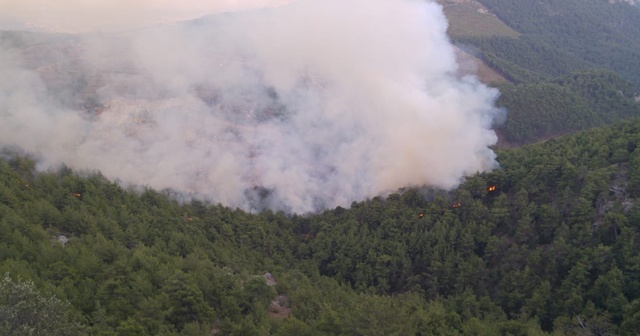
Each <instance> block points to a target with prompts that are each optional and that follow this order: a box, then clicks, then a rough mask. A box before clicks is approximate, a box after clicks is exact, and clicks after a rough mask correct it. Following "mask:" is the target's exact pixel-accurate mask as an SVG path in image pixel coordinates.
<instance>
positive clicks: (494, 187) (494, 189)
mask: <svg viewBox="0 0 640 336" xmlns="http://www.w3.org/2000/svg"><path fill="white" fill-rule="evenodd" d="M496 188H498V187H497V186H494V185H492V186H490V187H489V188H487V191H496Z"/></svg>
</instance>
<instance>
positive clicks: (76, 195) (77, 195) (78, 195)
mask: <svg viewBox="0 0 640 336" xmlns="http://www.w3.org/2000/svg"><path fill="white" fill-rule="evenodd" d="M73 196H75V197H80V196H82V195H81V194H78V193H75V194H73Z"/></svg>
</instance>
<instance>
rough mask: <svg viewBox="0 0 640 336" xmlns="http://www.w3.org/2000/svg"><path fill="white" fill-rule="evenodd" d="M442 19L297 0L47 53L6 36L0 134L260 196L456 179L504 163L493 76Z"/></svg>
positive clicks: (201, 191)
mask: <svg viewBox="0 0 640 336" xmlns="http://www.w3.org/2000/svg"><path fill="white" fill-rule="evenodd" d="M446 27H447V24H446V20H445V18H444V15H443V13H442V9H441V7H440V6H439V5H436V4H434V3H430V2H424V1H417V0H416V1H413V0H301V1H297V2H293V3H290V4H288V5H285V6H282V7H278V8H268V9H261V10H252V11H243V12H235V13H225V14H218V15H214V16H211V17H205V18H202V19H199V20H197V21H193V22H188V23H183V24H172V25H165V26H161V27H155V28H152V29H146V30H142V31H136V32H131V33H121V34H110V35H107V34H101V35H87V36H83V37H81V38H78V39H77V40H73V42H65V43H68V44H69V45H68V46H67V48H66V49H65V50H72V51H67V53H69V55H73V59H65V57H71V56H69V55H67V54H65V53H64V52H60V53H59V54H60V55H58V56H59V57H58V58H60V59H61V60H56V63H54V64H52V65H48V66H49V68H46V67H44V66H40V65H33V64H31V65H29V64H28V62H25V61H24V58H25V57H24V55H25V51H24V50H21V51H19V52H18V51H16V50H15V49H16V48H15V47H14V48H11V49H10V48H7V47H5V48H4V52H3V53H2V54H0V72H1V73H2V74H3V80H2V81H1V82H0V113H1V115H2V123H1V124H0V144H3V145H5V146H7V145H11V146H14V145H18V146H20V147H22V148H24V149H26V150H28V151H31V152H35V153H38V154H40V155H41V156H42V157H44V158H45V159H44V160H43V162H42V164H41V165H42V166H43V167H48V166H54V165H55V164H59V163H61V162H64V163H65V164H67V165H68V166H70V167H72V168H74V169H92V170H100V171H101V172H102V173H103V174H104V175H105V176H106V177H108V178H112V179H118V180H120V181H122V182H124V183H126V184H133V185H146V186H150V187H154V188H158V189H163V188H171V189H173V190H176V191H178V192H180V193H181V194H182V195H184V196H185V197H196V198H204V199H207V200H210V201H213V202H220V203H222V204H224V205H228V206H232V207H240V208H244V209H249V210H255V209H257V208H260V207H268V208H271V209H278V210H285V211H294V212H308V211H315V210H318V209H322V208H328V207H335V206H338V205H342V206H345V205H349V204H350V203H351V202H352V201H354V200H362V199H365V198H367V197H372V196H376V195H380V194H384V193H386V192H390V191H394V190H396V189H397V188H401V187H405V186H419V185H430V186H436V187H441V188H451V187H453V186H455V185H457V184H458V183H459V182H460V179H461V177H463V176H464V175H468V174H474V173H476V172H478V171H485V170H488V169H491V168H493V167H494V165H495V161H494V158H495V155H494V153H493V152H492V151H491V150H490V149H489V148H488V147H489V146H491V145H493V144H494V143H495V142H496V135H495V133H494V132H493V131H492V130H491V126H492V122H493V119H494V117H495V115H496V113H497V110H496V109H495V108H494V106H493V102H494V100H495V98H496V96H497V92H496V91H495V90H493V89H489V88H487V87H486V86H484V85H482V84H480V83H479V82H478V81H477V80H476V79H475V78H473V77H460V76H458V75H456V74H457V71H458V68H457V64H456V60H455V55H454V50H453V47H452V45H451V43H450V41H449V40H448V38H447V36H446ZM23 49H24V48H23ZM34 62H35V61H33V62H32V63H34ZM18 63H22V64H18ZM19 65H20V66H19ZM51 69H54V70H51ZM52 72H53V73H52ZM52 83H53V84H52ZM61 83H63V84H64V85H62V84H61ZM61 87H62V88H61ZM63 88H64V89H63Z"/></svg>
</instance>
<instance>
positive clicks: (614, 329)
mask: <svg viewBox="0 0 640 336" xmlns="http://www.w3.org/2000/svg"><path fill="white" fill-rule="evenodd" d="M639 144H640V121H639V120H636V119H634V120H633V121H628V122H624V123H619V124H616V125H615V126H611V127H605V128H600V129H593V130H591V131H588V132H583V133H578V134H575V135H571V136H566V137H563V138H561V139H558V140H549V141H547V142H545V143H541V144H536V145H530V146H524V147H521V148H519V149H514V150H508V151H501V152H499V158H498V159H499V161H500V163H501V165H502V169H500V170H497V171H495V172H492V173H488V174H482V175H476V176H473V177H470V178H468V179H467V180H466V181H465V182H464V183H463V184H462V185H461V186H460V187H459V188H458V189H456V190H454V191H451V192H444V191H440V190H431V189H410V190H405V191H404V192H403V193H399V194H391V195H389V196H388V197H384V198H383V197H379V198H374V199H372V200H368V201H364V202H357V203H355V202H354V203H353V204H352V206H351V207H350V208H349V209H343V208H337V209H333V210H329V211H325V212H324V213H321V214H315V215H305V216H301V215H285V214H283V213H273V212H263V213H259V214H249V213H245V212H243V211H240V210H233V209H229V208H225V207H222V206H218V205H207V204H204V203H201V202H198V201H193V202H191V203H189V204H179V203H178V202H177V201H175V200H173V198H172V195H171V192H169V191H164V192H158V191H153V190H139V191H133V190H124V189H122V188H121V187H119V186H117V185H116V184H114V183H113V182H110V181H107V180H106V179H105V178H103V177H102V176H101V175H100V174H99V173H78V172H72V171H70V170H69V169H61V170H59V171H57V172H46V173H38V172H36V171H35V168H34V167H35V164H34V161H33V160H32V159H30V158H28V157H25V156H23V155H16V154H7V155H6V156H5V159H4V160H2V161H0V180H1V181H2V183H1V184H0V273H1V274H5V276H3V278H4V280H2V282H1V283H0V290H1V291H2V293H0V316H2V317H3V318H2V319H0V321H2V322H0V333H2V334H6V335H18V334H20V331H21V330H22V331H24V330H26V329H25V328H28V327H32V328H33V330H35V331H34V332H33V333H32V334H35V335H70V334H76V335H83V334H94V335H175V334H182V335H210V334H211V333H216V334H222V335H265V334H273V335H393V334H397V335H444V334H447V335H456V334H460V335H462V334H464V335H536V334H539V335H542V334H545V333H555V334H558V335H561V334H568V335H584V334H592V335H614V334H625V335H629V334H633V333H635V332H636V331H637V330H638V328H639V327H640V325H639V324H638V323H639V321H640V283H639V282H640V273H639V272H640V256H639V255H638V250H639V248H640V227H639V226H638V223H639V222H640V208H639V207H638V206H637V198H638V196H639V195H640V149H638V145H639ZM267 273H269V274H267ZM271 274H272V276H271ZM29 281H33V283H31V282H29ZM52 296H53V297H52ZM65 301H68V302H69V304H68V305H67V304H64V302H65ZM17 302H20V304H17ZM42 302H45V303H46V304H43V303H42ZM34 316H35V318H34ZM43 316H55V317H56V319H55V320H54V321H55V323H53V322H50V323H40V324H38V323H36V322H35V321H38V320H39V319H38V318H37V317H43ZM40 320H42V319H40ZM44 320H45V321H51V320H53V319H49V320H47V319H44ZM30 323H31V324H30ZM25 326H26V327H25ZM19 328H23V329H19Z"/></svg>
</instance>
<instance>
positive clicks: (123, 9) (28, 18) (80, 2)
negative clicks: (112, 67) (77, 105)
mask: <svg viewBox="0 0 640 336" xmlns="http://www.w3.org/2000/svg"><path fill="white" fill-rule="evenodd" d="M290 1H291V0H208V1H207V0H181V1H173V0H134V1H132V0H0V28H2V27H3V26H5V27H8V26H16V24H17V23H20V24H21V25H22V26H26V27H30V28H32V29H38V30H47V31H58V32H70V33H80V32H87V31H96V30H97V31H122V30H128V29H135V28H140V27H143V26H146V25H149V24H154V23H160V22H171V21H177V20H184V19H192V18H196V17H200V16H203V15H207V14H211V13H215V12H222V11H232V10H241V9H247V8H256V7H265V6H277V5H279V4H282V3H286V2H290Z"/></svg>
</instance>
